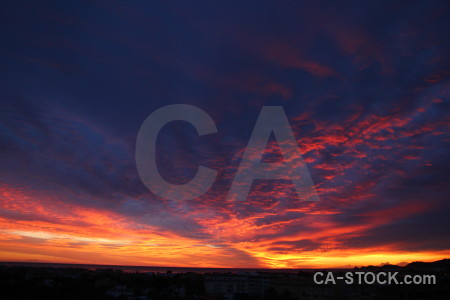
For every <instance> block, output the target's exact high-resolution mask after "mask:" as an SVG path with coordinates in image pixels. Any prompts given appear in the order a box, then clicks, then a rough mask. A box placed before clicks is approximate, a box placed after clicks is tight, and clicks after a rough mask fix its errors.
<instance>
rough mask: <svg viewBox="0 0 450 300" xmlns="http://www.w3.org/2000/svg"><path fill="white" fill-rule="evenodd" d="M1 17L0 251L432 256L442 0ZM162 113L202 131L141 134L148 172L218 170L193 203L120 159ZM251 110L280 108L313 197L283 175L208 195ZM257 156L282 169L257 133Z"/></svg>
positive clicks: (221, 259)
mask: <svg viewBox="0 0 450 300" xmlns="http://www.w3.org/2000/svg"><path fill="white" fill-rule="evenodd" d="M333 2H336V3H333ZM44 3H45V4H44ZM0 24H1V26H0V38H1V46H0V79H1V80H0V104H1V106H0V107H1V109H0V261H20V262H22V261H26V262H55V263H83V264H114V265H142V266H174V267H176V266H183V267H240V268H244V267H245V268H250V267H254V268H321V267H348V266H355V265H356V266H361V265H370V264H372V265H380V264H383V263H388V262H389V263H391V264H399V263H400V264H401V263H406V262H412V261H417V260H421V261H433V260H438V259H442V258H450V172H449V170H450V159H449V157H450V30H449V28H450V3H449V2H448V1H372V2H370V3H369V2H364V1H349V2H338V1H327V2H322V1H310V2H308V3H307V4H305V3H303V2H300V1H178V2H175V1H73V2H65V1H43V2H41V1H2V2H1V4H0ZM170 104H190V105H194V106H196V107H199V108H201V109H202V110H204V111H205V112H207V113H208V114H209V115H210V116H211V117H212V119H213V120H214V121H215V123H216V125H217V129H218V132H217V133H214V134H210V135H205V136H198V135H197V132H196V130H195V129H194V127H192V126H191V125H189V124H188V123H186V122H182V121H175V122H171V123H168V124H167V125H166V126H165V127H164V128H163V129H162V130H161V132H160V134H159V136H158V140H157V154H156V159H157V163H158V168H159V170H160V173H161V174H162V176H163V177H164V178H165V179H167V181H170V182H172V183H175V184H182V183H186V182H188V181H189V180H190V179H191V178H192V177H193V176H194V175H195V173H196V171H197V168H198V166H199V165H203V166H207V167H209V168H211V169H214V170H216V171H218V177H217V179H216V181H215V182H214V185H213V186H212V188H211V189H210V190H209V191H208V192H207V193H206V194H204V195H202V196H200V197H198V198H196V199H193V200H183V201H182V200H168V199H163V198H160V197H158V196H156V195H154V194H153V193H152V192H151V191H150V190H149V189H147V187H146V186H145V185H144V184H143V182H142V181H141V179H140V178H139V175H138V172H137V169H136V161H135V145H136V138H137V135H138V131H139V128H140V127H141V125H142V123H143V122H144V120H145V119H146V118H147V116H149V115H150V114H151V113H152V112H154V111H155V110H157V109H159V108H161V107H164V106H166V105H170ZM263 106H282V107H283V108H284V110H285V112H286V115H287V117H288V120H289V122H290V125H291V127H292V130H293V132H294V135H295V138H296V140H297V145H298V147H299V149H300V152H301V154H302V157H303V160H304V162H305V163H306V165H307V168H308V169H309V172H310V175H311V179H312V181H313V183H314V186H315V188H316V191H317V194H318V196H319V198H320V201H316V202H305V201H301V199H299V197H298V196H297V195H296V193H295V191H294V189H293V185H292V182H290V181H289V180H256V181H255V182H254V184H253V187H252V189H251V192H250V194H249V196H248V198H247V201H230V200H229V199H228V200H227V193H228V191H229V189H230V186H231V184H232V180H233V178H234V176H235V174H236V171H237V169H238V166H239V163H240V161H241V159H242V156H243V154H244V152H245V151H246V146H247V143H248V141H249V139H250V136H251V134H252V131H253V128H254V126H255V123H256V121H257V118H258V115H259V113H260V111H261V108H262V107H263ZM293 146H294V145H293ZM264 160H265V161H267V162H277V161H278V162H279V161H283V156H282V155H281V154H280V149H279V145H278V144H277V142H276V139H274V138H271V139H270V141H269V143H268V145H267V148H266V154H265V156H264ZM296 167H300V166H298V165H296V164H294V163H292V168H296Z"/></svg>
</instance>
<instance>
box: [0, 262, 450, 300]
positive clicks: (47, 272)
mask: <svg viewBox="0 0 450 300" xmlns="http://www.w3.org/2000/svg"><path fill="white" fill-rule="evenodd" d="M352 271H353V272H374V273H377V272H398V273H399V278H403V276H405V275H408V274H409V275H417V274H419V275H420V274H433V275H435V276H436V284H433V285H424V284H419V285H400V284H398V285H394V284H391V285H388V284H370V285H369V284H357V283H356V282H355V283H354V284H345V283H344V282H336V284H333V283H328V284H316V283H314V281H313V275H314V272H313V271H305V272H302V271H299V272H297V273H292V272H289V273H287V272H286V273H280V272H277V273H272V272H268V271H264V272H263V271H254V272H232V271H230V272H210V273H195V272H183V273H172V272H171V271H167V272H164V273H161V272H124V271H122V270H120V269H96V270H91V269H85V268H79V267H78V268H77V267H76V266H75V265H74V267H48V266H39V265H35V266H29V265H28V266H26V265H12V264H6V263H5V264H0V299H5V300H6V299H141V300H156V299H164V300H171V299H236V300H239V299H249V300H250V299H263V300H278V299H283V300H291V299H292V300H294V299H450V260H448V259H447V260H441V261H438V262H434V263H421V262H416V263H411V264H409V265H407V266H405V267H398V266H390V265H388V266H383V267H372V266H369V267H363V268H359V269H358V268H355V269H354V270H352ZM326 272H327V271H323V273H324V274H326ZM334 274H335V276H339V275H344V273H343V271H342V272H341V274H340V273H339V272H335V273H334Z"/></svg>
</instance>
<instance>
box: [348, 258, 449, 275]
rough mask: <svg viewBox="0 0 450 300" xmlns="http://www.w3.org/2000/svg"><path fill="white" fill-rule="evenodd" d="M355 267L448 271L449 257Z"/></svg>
mask: <svg viewBox="0 0 450 300" xmlns="http://www.w3.org/2000/svg"><path fill="white" fill-rule="evenodd" d="M355 269H358V270H364V271H414V272H422V271H430V272H450V259H448V258H446V259H441V260H438V261H433V262H423V261H416V262H412V263H409V264H407V265H406V266H404V267H401V266H397V265H383V266H366V267H360V268H355Z"/></svg>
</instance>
